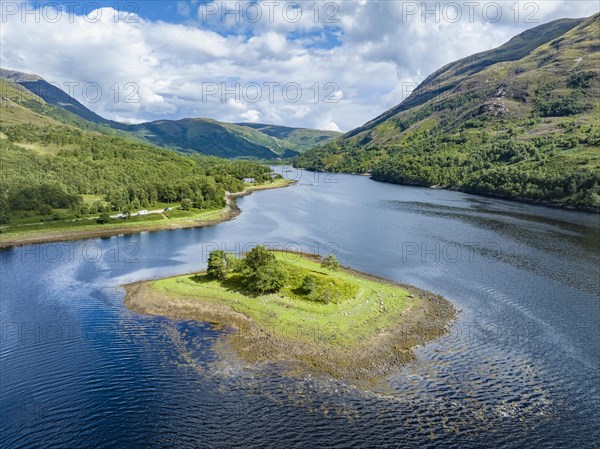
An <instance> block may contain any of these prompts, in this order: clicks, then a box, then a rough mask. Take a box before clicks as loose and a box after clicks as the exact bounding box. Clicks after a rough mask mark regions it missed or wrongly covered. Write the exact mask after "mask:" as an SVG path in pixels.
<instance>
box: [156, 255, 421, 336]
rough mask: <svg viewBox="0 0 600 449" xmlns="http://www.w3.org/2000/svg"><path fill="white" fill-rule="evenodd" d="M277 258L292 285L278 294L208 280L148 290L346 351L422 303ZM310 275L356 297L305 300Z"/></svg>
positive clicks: (378, 285) (359, 279)
mask: <svg viewBox="0 0 600 449" xmlns="http://www.w3.org/2000/svg"><path fill="white" fill-rule="evenodd" d="M275 254H276V257H277V260H278V262H279V263H280V264H282V265H283V266H285V267H286V268H287V269H288V271H289V272H290V274H291V276H290V285H289V286H288V287H286V288H284V289H283V290H282V291H281V292H279V293H276V294H267V295H261V296H253V295H250V294H246V293H244V292H243V290H242V289H241V288H240V286H239V283H238V282H237V280H236V277H235V276H230V277H229V278H228V279H227V280H226V281H224V282H221V281H217V280H211V279H209V278H208V277H207V275H206V274H198V275H185V276H177V277H173V278H168V279H161V280H157V281H154V282H151V283H150V288H151V289H153V290H155V291H157V292H160V293H161V294H164V295H179V296H184V297H187V298H193V299H195V300H197V301H201V302H204V303H213V304H216V303H218V304H221V305H228V306H230V307H231V308H232V309H233V310H234V311H236V312H238V313H241V314H243V315H245V316H247V317H248V318H250V319H252V320H253V322H254V323H255V324H256V325H258V326H260V327H261V328H263V329H267V330H268V331H269V332H271V333H272V334H273V335H274V336H276V337H285V338H286V339H294V340H311V341H314V340H315V339H317V340H320V341H322V342H325V343H331V344H337V345H344V346H345V345H353V344H355V343H360V342H362V341H364V340H365V339H366V338H368V337H370V336H372V335H373V334H375V333H377V332H380V331H382V330H384V329H386V328H389V327H392V326H396V325H398V323H399V320H401V319H402V313H403V312H405V311H406V310H407V309H408V308H409V307H413V306H415V307H416V306H418V305H419V303H420V301H421V300H420V299H419V298H416V297H414V296H413V295H411V294H410V293H409V292H408V291H407V290H406V289H404V288H401V287H400V286H398V285H394V284H391V283H383V282H378V281H376V280H373V279H368V278H367V277H366V276H359V275H358V274H357V273H355V272H351V271H349V270H340V271H336V272H332V273H329V272H328V271H327V270H325V269H323V268H321V266H320V264H319V263H317V262H316V261H314V260H310V259H308V258H305V257H301V256H300V255H298V254H295V253H287V252H276V253H275ZM308 274H312V275H314V276H319V277H322V278H328V279H330V280H332V281H336V283H337V285H336V286H335V287H334V288H335V289H348V287H351V289H352V287H354V288H353V289H352V290H353V291H355V292H356V294H354V295H352V296H351V297H349V298H347V299H345V300H343V301H341V302H340V303H324V302H319V301H312V300H308V299H306V295H303V294H302V293H300V292H299V291H298V290H299V289H298V287H299V285H300V283H301V281H302V279H303V278H304V276H306V275H308ZM343 293H344V292H342V294H343ZM409 296H410V297H409Z"/></svg>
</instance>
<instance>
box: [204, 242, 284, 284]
mask: <svg viewBox="0 0 600 449" xmlns="http://www.w3.org/2000/svg"><path fill="white" fill-rule="evenodd" d="M229 273H234V274H238V275H239V280H240V284H241V285H242V286H243V287H244V288H245V289H247V290H249V291H251V292H252V293H256V294H264V293H276V292H278V291H279V290H281V289H282V288H283V287H285V286H286V284H287V282H288V279H289V274H288V272H287V270H286V269H285V268H283V267H282V266H281V265H279V264H278V262H277V259H276V258H275V255H274V254H273V253H272V252H270V251H269V250H268V249H267V248H265V247H264V246H260V245H259V246H256V247H254V248H253V249H252V250H251V251H250V252H248V254H247V255H246V257H244V258H243V259H241V260H240V259H238V258H236V257H235V256H234V255H233V254H229V253H226V252H225V251H223V250H216V251H212V252H211V253H210V254H209V256H208V269H207V270H206V274H207V275H208V277H209V278H212V279H218V280H219V281H224V280H225V279H226V278H227V275H228V274H229Z"/></svg>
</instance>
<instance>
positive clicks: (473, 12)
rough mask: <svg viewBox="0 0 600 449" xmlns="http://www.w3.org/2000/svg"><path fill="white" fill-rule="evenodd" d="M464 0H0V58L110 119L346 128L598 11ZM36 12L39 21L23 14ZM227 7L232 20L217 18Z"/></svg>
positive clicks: (584, 6)
mask: <svg viewBox="0 0 600 449" xmlns="http://www.w3.org/2000/svg"><path fill="white" fill-rule="evenodd" d="M476 3H477V6H472V5H473V2H451V1H438V2H412V1H384V0H382V1H376V0H369V1H365V0H357V1H338V2H332V1H325V2H319V1H315V0H310V1H303V2H286V1H271V2H269V1H265V0H260V1H259V0H239V1H236V0H222V1H221V0H214V1H207V0H204V1H197V0H188V1H135V2H128V1H93V2H86V1H82V0H77V1H73V2H56V1H45V0H44V1H37V2H30V3H15V2H9V1H7V0H0V6H1V7H2V11H1V13H2V14H1V15H2V17H1V22H2V23H1V25H2V27H1V29H0V43H1V48H0V56H1V65H2V66H3V67H5V68H10V69H14V70H21V71H24V72H29V73H35V74H38V75H40V76H42V77H44V78H45V79H46V80H48V81H51V82H55V83H57V84H58V85H59V87H62V88H63V89H64V90H68V91H69V93H71V94H72V95H73V96H74V97H76V98H77V99H78V100H80V101H82V102H83V103H84V104H85V105H86V106H88V107H89V108H90V109H92V110H94V111H96V112H98V113H99V114H101V115H103V116H105V117H107V118H111V119H115V120H120V121H126V122H140V121H149V120H161V119H178V118H183V117H211V118H215V119H217V120H223V121H230V122H240V121H253V122H263V123H274V124H281V125H288V126H304V127H314V128H321V129H335V130H341V131H347V130H350V129H352V128H354V127H357V126H360V125H361V124H363V123H365V122H367V121H368V120H370V119H372V118H373V117H375V116H377V115H379V114H380V113H382V112H384V111H385V110H386V109H388V108H390V107H393V106H394V105H396V104H398V103H399V102H400V101H401V100H402V99H403V98H405V97H406V96H407V95H408V94H409V93H410V91H411V90H412V89H413V88H414V87H415V86H416V85H417V84H418V83H419V82H421V81H422V80H423V79H424V78H425V77H426V76H427V75H429V74H430V73H431V72H433V71H434V70H436V69H438V68H439V67H441V66H443V65H444V64H447V63H449V62H452V61H454V60H456V59H458V58H461V57H465V56H468V55H470V54H473V53H476V52H479V51H483V50H487V49H490V48H494V47H496V46H498V45H501V44H502V43H504V42H506V41H507V40H509V39H510V38H511V37H513V36H514V35H516V34H518V33H519V32H521V31H523V30H525V29H527V28H531V27H534V26H536V25H539V24H541V23H545V22H548V21H550V20H554V19H558V18H564V17H586V16H589V15H591V14H594V13H596V12H598V3H597V2H596V1H566V0H564V1H539V2H532V1H523V2H515V1H508V2H486V1H481V2H476ZM59 4H62V8H61V7H59V9H58V10H57V9H56V8H57V5H59ZM15 5H16V6H15ZM469 5H471V6H469ZM98 7H99V8H100V9H98ZM34 8H37V11H38V15H37V17H36V15H35V14H26V12H30V11H31V10H32V9H34ZM236 8H237V9H239V10H240V16H236V15H235V14H232V13H231V12H230V13H228V14H225V13H224V12H226V11H234V10H235V9H236ZM86 14H87V15H86Z"/></svg>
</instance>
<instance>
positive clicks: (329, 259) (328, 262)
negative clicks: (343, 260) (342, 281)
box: [321, 254, 340, 273]
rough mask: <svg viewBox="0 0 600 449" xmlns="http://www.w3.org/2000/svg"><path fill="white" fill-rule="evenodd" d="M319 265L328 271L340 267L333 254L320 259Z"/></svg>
mask: <svg viewBox="0 0 600 449" xmlns="http://www.w3.org/2000/svg"><path fill="white" fill-rule="evenodd" d="M321 267H323V268H325V269H327V270H329V272H330V273H331V272H332V271H337V270H338V269H339V268H340V263H339V262H338V260H337V259H336V258H335V256H334V255H333V254H328V255H327V256H326V257H325V258H324V259H323V260H322V261H321Z"/></svg>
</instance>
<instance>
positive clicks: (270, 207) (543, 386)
mask: <svg viewBox="0 0 600 449" xmlns="http://www.w3.org/2000/svg"><path fill="white" fill-rule="evenodd" d="M294 175H296V173H294ZM298 176H301V177H304V178H303V179H301V180H300V182H299V183H298V185H296V186H293V187H290V188H287V189H283V190H273V191H265V192H260V193H257V194H254V195H252V196H249V197H246V198H243V199H241V200H240V202H239V204H240V206H241V208H242V210H243V213H242V215H240V216H239V217H238V218H236V219H235V220H233V221H231V222H228V223H223V224H220V225H218V226H214V227H211V228H204V229H187V230H178V231H171V232H160V233H149V234H142V235H131V236H123V237H114V238H109V239H95V240H89V241H84V242H70V243H64V244H58V245H40V246H34V247H28V248H19V249H14V250H11V251H6V252H4V253H2V255H1V257H2V262H1V264H2V265H1V268H2V271H1V279H0V281H1V293H2V296H1V298H0V306H1V307H0V320H1V326H2V328H1V332H2V333H1V338H2V339H1V348H0V362H1V365H0V387H1V389H0V406H1V407H0V411H1V412H2V420H1V424H0V441H2V447H9V448H17V447H19V448H21V447H25V448H27V447H47V448H52V447H56V448H64V447H97V448H109V447H110V448H122V447H132V448H136V447H140V448H142V447H144V448H145V447H165V448H166V447H189V448H197V447H210V448H218V447H257V448H258V447H261V448H262V447H267V448H268V447H272V448H279V447H286V448H294V447H296V448H309V447H310V448H312V447H340V448H348V447H439V446H444V447H456V448H469V447H473V448H474V447H489V446H490V444H492V443H491V442H493V445H494V446H495V447H504V448H512V447H538V446H539V447H557V448H558V447H594V442H595V441H598V440H599V438H600V435H599V431H598V426H597V422H596V419H597V416H598V412H599V411H600V393H599V392H598V388H597V384H599V383H600V382H598V381H599V380H600V379H599V375H598V368H599V363H600V355H599V353H600V351H599V349H600V336H599V335H598V329H599V328H600V298H599V296H598V291H599V288H598V287H599V281H598V276H597V275H598V267H599V257H600V256H599V254H600V252H599V251H598V250H599V249H600V248H599V245H600V243H599V231H598V224H599V222H598V216H597V215H591V214H584V213H576V212H571V211H563V210H553V209H547V208H541V207H536V206H529V205H526V204H520V203H510V202H506V201H498V200H493V199H488V198H480V197H475V196H470V195H465V194H462V193H458V192H450V191H443V190H429V189H419V188H412V187H402V186H394V185H390V184H382V183H376V182H373V181H370V180H368V179H367V178H364V177H358V176H345V175H333V176H332V177H329V178H327V180H328V182H324V180H325V179H324V178H320V179H318V178H314V175H312V174H304V173H302V172H300V173H299V175H298ZM332 181H337V182H332ZM313 184H316V185H313ZM253 242H255V243H267V244H270V245H272V246H279V247H283V246H285V245H297V246H300V247H301V248H303V249H305V250H308V249H309V248H310V249H311V250H312V251H315V250H316V251H317V252H321V253H325V252H329V251H331V250H332V248H333V249H335V251H336V252H337V255H338V257H339V259H340V260H341V262H342V263H343V264H344V265H348V266H351V267H353V268H356V269H358V270H362V271H366V272H370V273H373V274H376V275H379V276H383V277H386V278H389V279H393V280H397V281H401V282H406V283H411V284H415V285H416V286H418V287H420V288H424V289H427V290H431V291H434V292H436V293H439V294H442V295H444V296H446V297H447V298H449V299H450V300H452V301H453V302H454V304H455V305H456V307H457V308H458V309H460V310H461V313H460V315H459V319H458V320H457V322H456V323H455V324H454V325H453V327H452V329H451V332H450V333H449V334H448V335H447V336H446V337H444V338H442V339H440V340H439V341H437V342H435V343H433V344H430V345H427V346H425V347H422V348H419V349H418V351H417V352H418V361H417V362H415V363H413V364H410V365H408V366H406V367H404V368H403V369H401V370H400V372H398V373H397V374H395V375H394V376H391V377H390V378H389V379H387V380H386V381H385V382H380V383H377V384H369V385H358V386H357V385H350V384H346V383H344V382H340V381H334V380H331V379H324V378H318V377H314V376H309V375H307V376H304V377H302V378H294V377H290V376H289V375H287V374H286V370H285V367H281V366H276V365H275V366H274V365H269V364H265V365H262V366H247V365H245V364H243V363H241V362H239V361H236V359H235V358H233V357H227V356H223V355H222V354H221V352H217V351H215V347H216V346H215V345H221V344H222V341H223V337H224V332H229V330H217V329H215V328H213V327H211V326H210V325H208V324H204V323H193V322H189V321H173V320H168V319H162V318H153V317H143V316H139V315H136V314H133V313H131V312H129V311H128V310H127V309H125V308H124V307H123V291H122V289H121V288H120V287H119V285H120V284H123V283H126V282H131V281H135V280H140V279H147V278H153V277H160V276H167V275H172V274H179V273H183V272H192V271H194V270H198V269H201V268H202V267H203V266H204V265H205V256H206V253H207V251H208V249H209V248H213V247H214V245H218V246H224V247H226V249H231V250H235V249H236V248H238V247H243V246H244V245H248V244H251V243H253ZM61 248H62V250H63V251H64V254H66V255H65V256H63V257H56V251H57V250H59V249H61ZM132 250H133V251H132ZM49 254H53V255H54V256H52V257H50V256H49ZM90 254H93V255H94V256H93V257H90Z"/></svg>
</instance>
